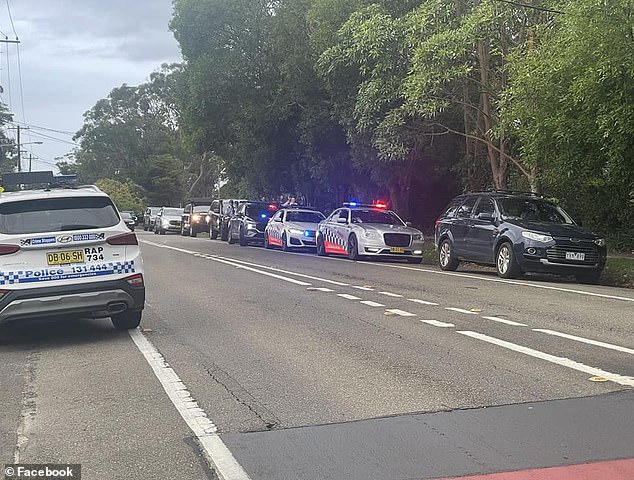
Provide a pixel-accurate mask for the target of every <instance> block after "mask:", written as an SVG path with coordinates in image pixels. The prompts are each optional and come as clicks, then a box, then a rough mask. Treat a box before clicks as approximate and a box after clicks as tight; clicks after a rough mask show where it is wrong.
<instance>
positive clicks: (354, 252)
mask: <svg viewBox="0 0 634 480" xmlns="http://www.w3.org/2000/svg"><path fill="white" fill-rule="evenodd" d="M348 258H349V259H350V260H355V261H356V260H359V258H360V257H359V244H358V242H357V236H356V235H355V234H354V233H353V234H352V235H350V237H348Z"/></svg>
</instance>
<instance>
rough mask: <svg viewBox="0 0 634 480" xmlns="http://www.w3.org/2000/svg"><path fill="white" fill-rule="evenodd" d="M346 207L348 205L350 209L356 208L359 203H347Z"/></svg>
mask: <svg viewBox="0 0 634 480" xmlns="http://www.w3.org/2000/svg"><path fill="white" fill-rule="evenodd" d="M348 205H350V206H351V207H358V206H359V202H348Z"/></svg>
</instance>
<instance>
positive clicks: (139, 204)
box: [95, 178, 144, 212]
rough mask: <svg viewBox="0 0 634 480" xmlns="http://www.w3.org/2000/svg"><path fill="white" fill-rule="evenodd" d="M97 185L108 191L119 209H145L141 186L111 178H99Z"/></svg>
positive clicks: (137, 210) (133, 210) (135, 210)
mask: <svg viewBox="0 0 634 480" xmlns="http://www.w3.org/2000/svg"><path fill="white" fill-rule="evenodd" d="M95 185H96V186H97V187H99V188H100V189H101V190H103V191H104V192H106V193H107V194H108V195H109V196H110V198H111V199H112V201H113V202H114V204H115V205H116V206H117V208H118V209H119V210H129V211H132V212H141V211H143V206H144V205H143V201H142V199H141V196H140V192H141V188H140V187H139V186H138V185H135V184H134V183H132V182H131V181H126V182H120V181H118V180H113V179H110V178H104V179H100V180H97V181H96V182H95Z"/></svg>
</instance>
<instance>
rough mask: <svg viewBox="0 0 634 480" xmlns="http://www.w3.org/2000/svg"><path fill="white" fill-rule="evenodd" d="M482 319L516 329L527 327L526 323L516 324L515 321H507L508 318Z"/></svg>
mask: <svg viewBox="0 0 634 480" xmlns="http://www.w3.org/2000/svg"><path fill="white" fill-rule="evenodd" d="M482 318H486V319H487V320H492V321H494V322H499V323H506V324H507V325H513V326H515V327H525V326H526V324H525V323H519V322H514V321H513V320H507V319H506V318H500V317H482Z"/></svg>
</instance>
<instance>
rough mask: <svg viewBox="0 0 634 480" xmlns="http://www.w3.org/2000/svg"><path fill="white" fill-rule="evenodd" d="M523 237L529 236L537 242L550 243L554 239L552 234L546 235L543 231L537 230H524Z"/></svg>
mask: <svg viewBox="0 0 634 480" xmlns="http://www.w3.org/2000/svg"><path fill="white" fill-rule="evenodd" d="M522 237H524V238H528V239H530V240H535V241H536V242H542V243H548V242H552V241H553V237H551V236H550V235H544V234H543V233H536V232H526V231H525V232H522Z"/></svg>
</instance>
